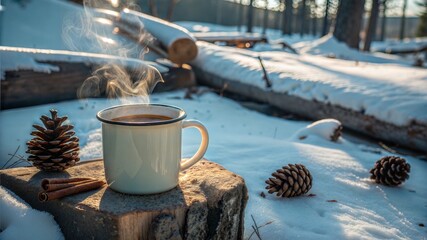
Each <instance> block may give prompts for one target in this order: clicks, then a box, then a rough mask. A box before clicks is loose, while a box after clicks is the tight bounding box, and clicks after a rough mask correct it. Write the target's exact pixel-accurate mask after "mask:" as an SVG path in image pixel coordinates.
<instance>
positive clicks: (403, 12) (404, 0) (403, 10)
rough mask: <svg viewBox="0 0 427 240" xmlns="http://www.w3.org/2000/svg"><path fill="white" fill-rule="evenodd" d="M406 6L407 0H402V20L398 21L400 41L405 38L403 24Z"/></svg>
mask: <svg viewBox="0 0 427 240" xmlns="http://www.w3.org/2000/svg"><path fill="white" fill-rule="evenodd" d="M407 6H408V0H403V8H402V18H401V19H400V34H399V38H400V40H403V38H404V37H405V22H406V7H407Z"/></svg>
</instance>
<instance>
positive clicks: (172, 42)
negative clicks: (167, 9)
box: [120, 9, 197, 64]
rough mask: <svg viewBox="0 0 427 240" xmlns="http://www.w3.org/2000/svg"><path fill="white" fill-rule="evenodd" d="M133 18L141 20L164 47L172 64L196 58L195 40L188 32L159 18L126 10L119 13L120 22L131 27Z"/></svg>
mask: <svg viewBox="0 0 427 240" xmlns="http://www.w3.org/2000/svg"><path fill="white" fill-rule="evenodd" d="M135 17H137V18H138V19H139V20H141V21H142V23H143V24H144V28H145V29H146V30H147V31H148V32H149V33H151V34H152V35H153V36H154V37H156V38H157V39H158V40H159V41H160V42H161V44H162V45H163V46H165V48H166V49H167V53H168V58H169V59H170V60H171V61H172V62H174V63H177V64H183V63H187V62H189V61H191V60H193V59H194V58H196V56H197V45H196V40H195V39H194V37H193V36H192V35H191V33H190V32H188V30H186V29H185V28H183V27H180V26H178V25H176V24H174V23H170V22H167V21H165V20H162V19H160V18H156V17H153V16H150V15H147V14H144V13H140V12H137V11H133V10H128V9H126V10H124V11H123V12H122V13H121V16H120V21H123V22H129V23H130V25H132V22H134V21H135V19H134V18H135Z"/></svg>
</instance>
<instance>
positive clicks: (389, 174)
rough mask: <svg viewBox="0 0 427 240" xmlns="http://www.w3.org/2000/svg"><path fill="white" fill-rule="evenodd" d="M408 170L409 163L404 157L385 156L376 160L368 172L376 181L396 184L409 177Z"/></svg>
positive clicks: (409, 169) (391, 184)
mask: <svg viewBox="0 0 427 240" xmlns="http://www.w3.org/2000/svg"><path fill="white" fill-rule="evenodd" d="M410 171H411V165H409V163H407V162H406V160H405V159H404V158H400V157H395V156H387V157H383V158H381V159H380V160H378V161H377V162H376V163H375V166H374V168H372V169H371V171H370V173H371V174H372V175H371V179H373V180H375V182H376V183H381V184H384V185H387V186H397V185H400V184H402V183H403V182H404V181H405V180H406V179H408V178H409V172H410Z"/></svg>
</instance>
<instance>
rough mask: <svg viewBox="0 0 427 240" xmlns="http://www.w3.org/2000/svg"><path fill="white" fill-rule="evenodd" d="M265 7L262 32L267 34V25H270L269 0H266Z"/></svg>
mask: <svg viewBox="0 0 427 240" xmlns="http://www.w3.org/2000/svg"><path fill="white" fill-rule="evenodd" d="M264 2H265V8H264V17H263V24H262V34H265V33H266V32H267V26H268V8H267V5H268V0H265V1H264Z"/></svg>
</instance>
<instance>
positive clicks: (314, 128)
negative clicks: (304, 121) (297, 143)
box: [292, 119, 342, 140]
mask: <svg viewBox="0 0 427 240" xmlns="http://www.w3.org/2000/svg"><path fill="white" fill-rule="evenodd" d="M341 129H342V124H341V122H340V121H338V120H336V119H322V120H319V121H316V122H314V123H312V124H310V125H308V126H307V127H305V128H302V129H300V130H299V131H297V132H296V133H295V134H294V136H293V137H292V139H294V140H296V139H300V140H304V139H306V138H308V137H310V136H316V137H321V138H323V139H325V140H331V139H332V138H333V136H334V135H335V134H336V132H340V131H341Z"/></svg>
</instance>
